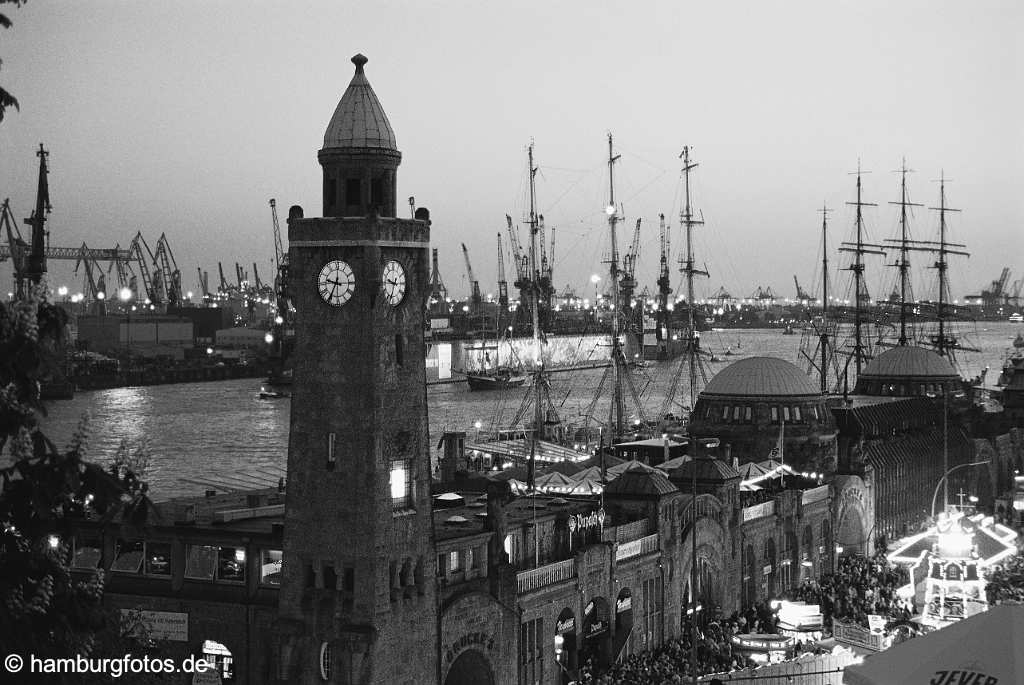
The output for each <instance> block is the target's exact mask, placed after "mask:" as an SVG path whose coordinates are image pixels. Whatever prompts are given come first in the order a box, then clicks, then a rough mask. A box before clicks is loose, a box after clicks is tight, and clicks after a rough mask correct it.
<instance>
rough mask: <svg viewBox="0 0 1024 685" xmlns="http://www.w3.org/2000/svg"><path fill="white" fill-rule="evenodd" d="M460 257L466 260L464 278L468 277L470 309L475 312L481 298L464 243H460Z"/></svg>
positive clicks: (478, 284)
mask: <svg viewBox="0 0 1024 685" xmlns="http://www.w3.org/2000/svg"><path fill="white" fill-rule="evenodd" d="M462 256H463V257H465V258H466V276H468V277H469V287H470V295H469V302H470V308H471V309H472V310H473V311H474V312H476V311H477V310H478V309H479V307H480V303H481V302H482V301H483V298H481V297H480V281H478V280H476V277H475V276H474V275H473V265H472V264H470V263H469V250H468V249H466V243H462Z"/></svg>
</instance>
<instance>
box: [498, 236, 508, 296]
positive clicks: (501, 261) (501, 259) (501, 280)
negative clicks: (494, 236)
mask: <svg viewBox="0 0 1024 685" xmlns="http://www.w3.org/2000/svg"><path fill="white" fill-rule="evenodd" d="M498 306H500V307H501V309H502V310H505V309H508V281H506V280H505V254H504V253H503V252H502V251H501V233H498ZM500 313H501V312H499V314H500Z"/></svg>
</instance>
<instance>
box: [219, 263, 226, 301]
mask: <svg viewBox="0 0 1024 685" xmlns="http://www.w3.org/2000/svg"><path fill="white" fill-rule="evenodd" d="M217 271H218V272H220V286H219V288H218V289H219V291H220V293H221V294H223V295H227V294H228V281H227V279H226V278H224V265H223V264H222V263H220V262H217Z"/></svg>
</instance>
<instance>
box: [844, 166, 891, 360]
mask: <svg viewBox="0 0 1024 685" xmlns="http://www.w3.org/2000/svg"><path fill="white" fill-rule="evenodd" d="M855 173H856V175H857V201H856V202H847V203H846V204H848V205H854V206H856V207H857V218H856V233H857V237H856V242H855V243H853V244H851V243H842V246H841V247H840V248H839V250H840V251H841V252H852V253H853V254H854V259H853V264H851V265H850V267H849V270H850V271H852V272H853V283H854V309H853V311H854V314H853V359H854V362H855V365H856V366H855V368H856V370H857V376H858V377H859V376H860V370H861V367H862V366H863V365H864V359H865V357H866V356H867V355H866V354H865V351H864V348H865V345H864V337H863V332H862V331H861V327H862V326H863V325H864V321H865V318H864V308H865V305H866V304H870V296H869V295H868V289H867V284H866V283H865V282H864V255H868V254H875V255H883V256H884V255H885V253H884V252H882V246H881V245H871V244H868V243H865V242H864V213H863V211H862V208H863V207H876V206H877V205H876V204H875V203H873V202H864V201H863V200H862V199H861V191H862V185H861V175H862V174H864V173H866V172H864V171H861V168H860V161H859V160H858V162H857V171H856V172H855Z"/></svg>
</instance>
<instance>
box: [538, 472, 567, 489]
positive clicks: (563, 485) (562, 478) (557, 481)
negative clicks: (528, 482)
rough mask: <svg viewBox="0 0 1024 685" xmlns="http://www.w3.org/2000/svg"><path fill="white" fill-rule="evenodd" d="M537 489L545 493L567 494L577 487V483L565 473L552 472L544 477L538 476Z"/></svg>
mask: <svg viewBox="0 0 1024 685" xmlns="http://www.w3.org/2000/svg"><path fill="white" fill-rule="evenodd" d="M534 482H535V483H536V484H537V489H539V490H541V491H543V492H562V493H567V492H569V491H570V490H572V489H573V488H574V487H576V483H575V482H574V481H573V480H572V479H571V478H569V476H567V475H565V474H564V473H559V472H558V471H551V472H549V473H545V474H544V475H543V476H538V477H537V479H536V481H534Z"/></svg>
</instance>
